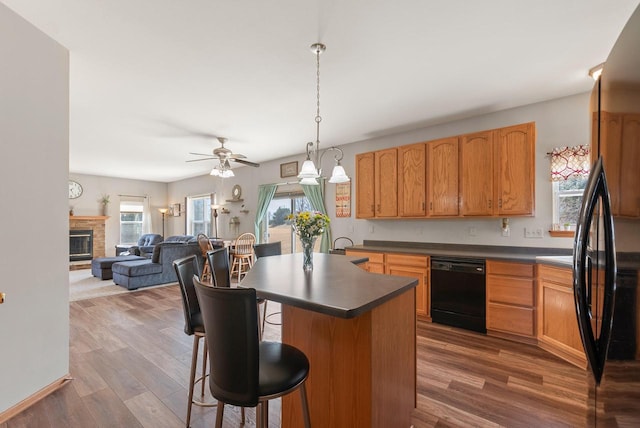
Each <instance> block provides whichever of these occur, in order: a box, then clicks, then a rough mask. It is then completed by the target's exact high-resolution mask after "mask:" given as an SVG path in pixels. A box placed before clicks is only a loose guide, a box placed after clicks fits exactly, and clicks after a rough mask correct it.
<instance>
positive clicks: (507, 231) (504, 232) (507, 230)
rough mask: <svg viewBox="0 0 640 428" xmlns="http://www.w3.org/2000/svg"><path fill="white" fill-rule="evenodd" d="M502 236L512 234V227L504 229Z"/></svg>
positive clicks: (506, 236)
mask: <svg viewBox="0 0 640 428" xmlns="http://www.w3.org/2000/svg"><path fill="white" fill-rule="evenodd" d="M502 236H504V237H505V238H508V237H509V236H511V229H510V228H508V227H506V228H504V229H502Z"/></svg>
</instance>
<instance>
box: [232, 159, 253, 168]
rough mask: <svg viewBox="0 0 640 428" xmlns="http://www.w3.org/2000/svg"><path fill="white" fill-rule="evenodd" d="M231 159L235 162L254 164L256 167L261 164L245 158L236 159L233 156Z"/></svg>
mask: <svg viewBox="0 0 640 428" xmlns="http://www.w3.org/2000/svg"><path fill="white" fill-rule="evenodd" d="M231 160H232V161H234V162H238V163H241V164H243V165H248V166H252V167H254V168H258V167H259V166H260V164H259V163H255V162H251V161H248V160H244V159H235V158H231Z"/></svg>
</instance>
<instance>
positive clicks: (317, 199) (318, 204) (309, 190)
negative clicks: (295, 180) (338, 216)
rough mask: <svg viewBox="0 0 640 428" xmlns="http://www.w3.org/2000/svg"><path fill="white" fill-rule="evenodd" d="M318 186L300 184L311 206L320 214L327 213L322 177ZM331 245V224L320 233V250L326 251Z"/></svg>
mask: <svg viewBox="0 0 640 428" xmlns="http://www.w3.org/2000/svg"><path fill="white" fill-rule="evenodd" d="M319 180H320V185H319V186H311V185H307V184H303V185H302V190H303V191H304V195H305V196H306V197H307V199H309V202H311V207H312V208H313V209H314V210H316V211H320V212H321V213H322V214H325V215H329V214H328V213H327V208H326V207H325V206H324V181H325V179H324V178H320V179H319ZM330 246H331V226H329V227H327V229H326V230H325V231H324V233H323V234H322V239H321V240H320V252H321V253H328V252H329V247H330Z"/></svg>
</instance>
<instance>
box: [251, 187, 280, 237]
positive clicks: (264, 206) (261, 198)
mask: <svg viewBox="0 0 640 428" xmlns="http://www.w3.org/2000/svg"><path fill="white" fill-rule="evenodd" d="M277 188H278V185H277V184H261V185H260V186H258V206H257V207H256V222H255V224H254V226H255V235H256V241H257V243H258V244H261V243H264V242H266V240H265V239H264V234H265V228H264V225H263V223H262V219H263V218H264V216H265V215H267V210H268V209H269V204H270V203H271V200H272V199H273V195H275V194H276V189H277Z"/></svg>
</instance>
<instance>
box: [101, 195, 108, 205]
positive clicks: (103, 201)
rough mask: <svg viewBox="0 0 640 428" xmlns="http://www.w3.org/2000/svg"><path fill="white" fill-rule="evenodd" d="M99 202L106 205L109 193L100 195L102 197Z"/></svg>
mask: <svg viewBox="0 0 640 428" xmlns="http://www.w3.org/2000/svg"><path fill="white" fill-rule="evenodd" d="M100 202H101V203H102V205H108V204H109V195H102V197H101V198H100Z"/></svg>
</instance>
